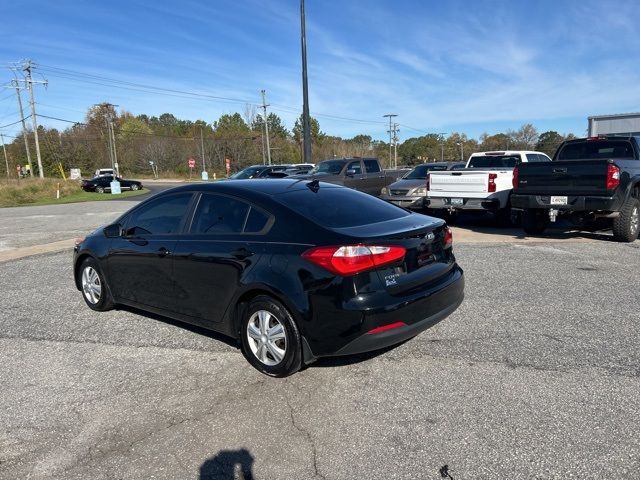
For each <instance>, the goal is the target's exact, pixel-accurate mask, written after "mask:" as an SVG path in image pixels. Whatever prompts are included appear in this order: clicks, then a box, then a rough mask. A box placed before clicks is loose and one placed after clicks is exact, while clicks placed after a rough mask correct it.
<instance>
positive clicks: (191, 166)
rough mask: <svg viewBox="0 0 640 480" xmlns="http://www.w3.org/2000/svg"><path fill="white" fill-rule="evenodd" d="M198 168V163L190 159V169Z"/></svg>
mask: <svg viewBox="0 0 640 480" xmlns="http://www.w3.org/2000/svg"><path fill="white" fill-rule="evenodd" d="M195 166H196V161H195V160H194V159H193V158H190V159H189V168H193V167H195Z"/></svg>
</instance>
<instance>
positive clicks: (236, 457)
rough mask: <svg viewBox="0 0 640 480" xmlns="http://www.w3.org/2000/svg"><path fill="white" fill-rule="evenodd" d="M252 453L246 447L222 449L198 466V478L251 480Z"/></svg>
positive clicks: (202, 479)
mask: <svg viewBox="0 0 640 480" xmlns="http://www.w3.org/2000/svg"><path fill="white" fill-rule="evenodd" d="M253 461H254V459H253V455H251V453H250V452H249V450H247V449H246V448H241V449H239V450H222V451H220V452H218V454H217V455H216V456H214V457H211V458H209V459H208V460H207V461H206V462H204V463H203V464H202V466H201V467H200V476H199V477H198V478H199V480H253Z"/></svg>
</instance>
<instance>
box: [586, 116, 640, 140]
mask: <svg viewBox="0 0 640 480" xmlns="http://www.w3.org/2000/svg"><path fill="white" fill-rule="evenodd" d="M588 120H589V135H588V136H589V137H597V136H598V135H625V136H627V135H640V113H617V114H613V115H594V116H591V117H589V119H588Z"/></svg>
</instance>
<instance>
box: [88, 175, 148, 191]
mask: <svg viewBox="0 0 640 480" xmlns="http://www.w3.org/2000/svg"><path fill="white" fill-rule="evenodd" d="M113 178H114V177H112V176H111V175H105V176H103V177H94V178H92V179H91V180H83V181H82V183H81V184H80V186H81V187H82V189H83V190H84V191H85V192H96V193H105V192H110V191H111V182H113ZM115 179H116V180H117V181H118V182H120V189H121V190H141V189H142V183H141V182H138V181H137V180H124V179H122V178H120V177H115Z"/></svg>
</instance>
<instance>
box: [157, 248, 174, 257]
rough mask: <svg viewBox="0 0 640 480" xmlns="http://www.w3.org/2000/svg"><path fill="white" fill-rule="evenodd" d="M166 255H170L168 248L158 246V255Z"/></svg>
mask: <svg viewBox="0 0 640 480" xmlns="http://www.w3.org/2000/svg"><path fill="white" fill-rule="evenodd" d="M167 255H171V252H170V251H169V250H167V249H166V248H164V247H160V248H159V249H158V256H159V257H166V256H167Z"/></svg>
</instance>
